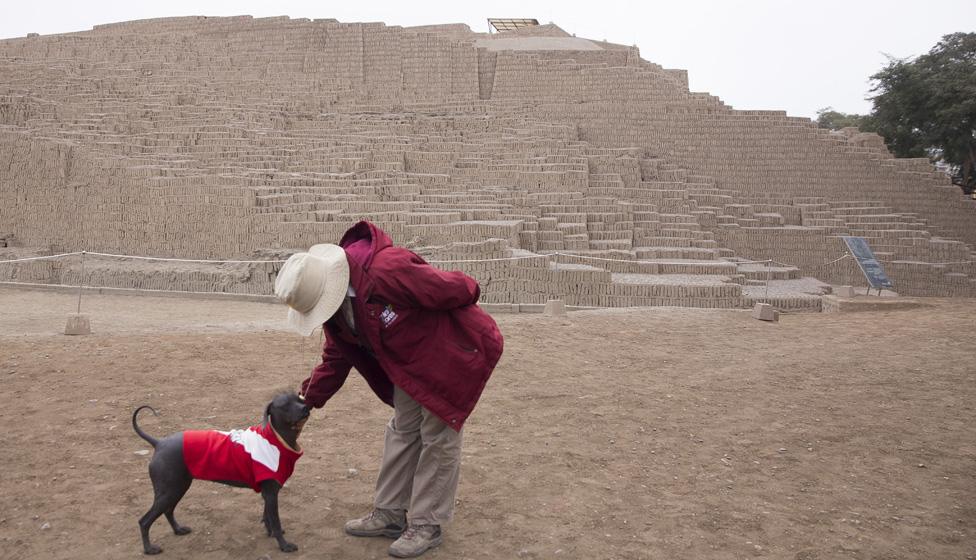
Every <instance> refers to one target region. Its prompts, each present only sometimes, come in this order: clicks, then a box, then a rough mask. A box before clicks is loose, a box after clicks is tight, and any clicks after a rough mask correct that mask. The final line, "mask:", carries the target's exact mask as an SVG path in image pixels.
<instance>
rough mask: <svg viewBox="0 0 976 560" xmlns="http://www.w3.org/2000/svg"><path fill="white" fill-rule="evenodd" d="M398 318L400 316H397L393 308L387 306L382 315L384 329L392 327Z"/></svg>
mask: <svg viewBox="0 0 976 560" xmlns="http://www.w3.org/2000/svg"><path fill="white" fill-rule="evenodd" d="M398 317H399V315H397V314H396V311H393V306H392V305H390V304H386V308H385V309H383V312H382V313H380V320H381V321H383V328H387V327H389V326H390V325H392V324H393V321H396V320H397V318H398Z"/></svg>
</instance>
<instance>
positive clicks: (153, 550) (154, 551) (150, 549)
mask: <svg viewBox="0 0 976 560" xmlns="http://www.w3.org/2000/svg"><path fill="white" fill-rule="evenodd" d="M162 551H163V549H162V548H160V547H159V546H157V545H154V544H151V545H149V546H147V547H146V548H145V549H143V552H145V553H146V554H159V553H160V552H162Z"/></svg>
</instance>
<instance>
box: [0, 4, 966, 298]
mask: <svg viewBox="0 0 976 560" xmlns="http://www.w3.org/2000/svg"><path fill="white" fill-rule="evenodd" d="M362 218H366V219H370V220H372V221H375V222H377V223H378V224H380V225H381V226H382V227H383V228H384V229H386V230H387V231H388V232H389V233H390V234H391V235H392V236H393V237H394V239H395V240H396V241H397V242H399V243H403V244H406V245H408V246H410V247H412V248H414V249H415V250H416V251H417V252H419V253H420V254H422V255H424V256H425V257H427V258H428V259H429V260H431V261H435V262H436V264H437V266H441V267H444V268H458V269H463V270H465V271H467V272H469V273H471V274H472V275H474V276H476V277H477V278H478V279H479V281H480V282H481V283H482V285H483V293H484V296H483V301H485V302H489V303H491V302H494V303H543V302H545V301H546V300H547V299H549V298H552V297H560V298H563V299H564V300H566V302H567V303H568V304H570V305H585V306H627V305H686V306H703V307H748V306H750V305H751V303H752V302H754V301H756V300H757V299H760V298H764V297H767V293H766V289H767V288H766V279H767V278H770V279H772V280H774V282H773V283H771V284H770V292H769V293H768V298H769V299H770V300H771V301H772V302H773V303H774V304H775V305H776V306H777V307H779V308H780V309H819V305H820V303H819V302H820V298H819V296H818V295H817V294H818V293H820V290H821V289H822V287H823V284H821V282H823V283H858V282H861V283H862V284H863V280H862V279H861V278H860V273H859V272H858V271H857V266H856V264H855V263H854V262H852V260H851V259H842V260H839V261H838V260H837V259H838V258H840V257H843V256H844V254H845V252H844V245H843V243H842V242H841V241H840V239H839V237H838V236H839V235H859V236H863V237H866V238H868V240H869V241H870V243H871V245H872V247H873V249H874V251H875V252H876V254H877V255H878V257H879V259H880V260H881V261H882V262H883V263H884V266H885V268H886V270H887V272H888V274H889V276H891V277H892V279H893V280H894V282H895V286H896V290H897V291H898V292H899V293H902V294H914V295H944V296H973V295H976V265H974V263H973V262H972V261H973V260H974V256H973V247H974V246H976V228H974V227H973V226H974V224H976V207H974V204H973V202H972V201H967V200H966V199H965V198H964V197H963V196H962V195H961V193H960V192H959V190H958V189H957V188H955V187H952V186H951V185H950V184H949V181H948V180H947V179H946V177H945V176H943V175H941V174H938V173H936V172H935V171H934V170H933V168H932V167H931V166H930V165H929V163H928V161H926V160H915V159H909V160H905V159H894V158H893V157H892V156H891V155H890V154H889V153H888V152H887V151H886V149H885V148H884V146H883V144H882V143H881V141H880V139H879V138H878V137H877V136H874V135H866V134H860V133H858V132H857V131H856V130H846V131H842V132H840V133H835V132H829V131H826V130H822V129H819V128H817V127H816V126H815V125H814V124H813V123H812V122H811V121H810V120H808V119H805V118H796V117H789V116H787V115H786V114H785V113H783V112H780V111H737V110H734V109H732V108H731V107H729V106H727V105H725V104H723V103H722V102H721V101H720V100H719V99H718V98H717V97H714V96H712V95H709V94H705V93H694V92H690V91H689V89H688V82H687V74H686V72H685V71H683V70H668V69H664V68H661V67H660V66H658V65H656V64H653V63H651V62H648V61H646V60H644V59H642V58H641V57H640V55H639V53H638V50H637V48H636V47H629V46H622V45H616V44H611V43H606V42H596V41H590V40H586V39H582V38H576V37H573V36H571V35H570V34H568V33H566V32H564V31H563V30H561V29H560V28H558V27H556V26H554V25H542V26H534V27H528V28H519V29H516V30H514V31H508V32H503V33H495V34H479V33H473V32H472V31H471V30H470V29H469V28H468V27H467V26H465V25H433V26H425V27H414V28H403V27H396V26H386V25H383V24H381V23H340V22H337V21H335V20H306V19H288V18H265V19H254V18H251V17H232V18H207V17H187V18H170V19H160V20H146V21H133V22H125V23H117V24H111V25H102V26H98V27H96V28H94V29H93V30H91V31H85V32H79V33H70V34H64V35H54V36H35V37H28V38H22V39H9V40H4V41H0V260H3V259H7V258H11V257H14V256H23V255H36V254H45V253H48V254H50V253H52V252H54V253H57V252H64V251H74V250H82V249H84V250H90V251H101V252H107V253H121V254H129V255H153V256H170V257H188V258H201V259H208V258H214V259H233V258H248V259H275V258H281V257H283V256H285V255H287V254H288V253H289V252H291V251H295V250H301V249H304V248H306V247H308V246H309V245H311V244H314V243H320V242H336V241H337V240H338V237H339V235H340V234H341V233H342V232H343V231H344V230H345V229H346V228H347V227H349V226H350V225H351V224H352V223H353V222H354V221H356V220H359V219H362ZM5 245H9V247H6V248H4V246H5ZM765 259H774V260H775V261H777V263H775V264H774V265H773V266H766V265H764V264H756V263H750V264H743V261H749V260H765ZM944 263H950V264H944ZM275 271H276V265H273V264H255V265H241V264H230V265H221V266H217V267H215V266H213V265H208V264H203V263H175V264H174V263H166V262H144V261H119V260H107V259H99V258H89V260H88V261H87V263H86V266H85V268H84V278H81V277H80V275H81V274H82V271H81V269H80V268H79V267H78V266H77V263H75V262H74V261H68V262H66V261H63V260H61V261H59V260H51V261H39V262H29V263H22V264H19V265H16V266H14V265H6V266H3V265H0V280H17V281H24V282H53V283H65V284H73V283H76V282H80V281H84V282H85V283H87V284H90V285H99V286H131V287H142V288H154V289H174V290H191V291H233V292H249V293H269V291H270V289H269V287H270V282H271V281H272V279H273V276H274V273H275ZM813 279H816V280H813Z"/></svg>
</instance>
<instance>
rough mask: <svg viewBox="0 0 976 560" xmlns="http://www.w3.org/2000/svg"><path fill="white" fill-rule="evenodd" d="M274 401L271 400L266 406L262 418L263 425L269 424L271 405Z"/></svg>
mask: <svg viewBox="0 0 976 560" xmlns="http://www.w3.org/2000/svg"><path fill="white" fill-rule="evenodd" d="M273 403H274V401H271V402H269V403H268V406H266V407H264V417H263V418H261V426H267V425H268V419H270V418H271V405H272V404H273Z"/></svg>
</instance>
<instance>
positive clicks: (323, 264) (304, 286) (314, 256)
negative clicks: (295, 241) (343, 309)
mask: <svg viewBox="0 0 976 560" xmlns="http://www.w3.org/2000/svg"><path fill="white" fill-rule="evenodd" d="M348 290H349V262H348V261H346V252H345V251H344V250H343V249H342V247H339V246H338V245H331V244H329V243H323V244H321V245H313V246H312V248H311V249H309V250H308V252H307V253H295V254H294V255H292V256H290V257H288V260H287V261H285V265H284V266H283V267H281V271H279V272H278V278H277V279H276V280H275V295H276V296H278V299H280V300H281V301H283V302H285V304H287V305H288V307H289V309H288V326H289V327H291V328H293V329H295V330H296V331H298V332H299V333H300V334H302V336H308V335H310V334H312V331H314V330H315V328H316V327H319V326H321V325H322V323H324V322H326V321H328V320H329V319H330V318H331V317H332V316H333V315H334V314H335V312H336V311H337V310H338V309H339V306H340V305H342V299H343V298H344V297H346V293H347V292H348Z"/></svg>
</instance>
